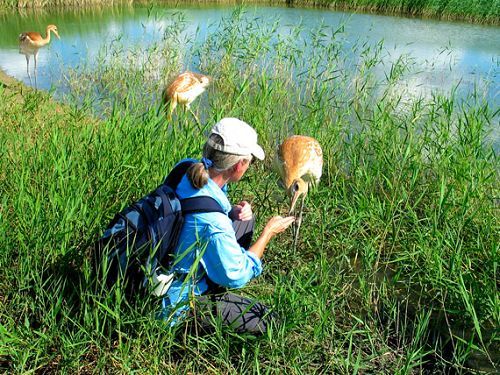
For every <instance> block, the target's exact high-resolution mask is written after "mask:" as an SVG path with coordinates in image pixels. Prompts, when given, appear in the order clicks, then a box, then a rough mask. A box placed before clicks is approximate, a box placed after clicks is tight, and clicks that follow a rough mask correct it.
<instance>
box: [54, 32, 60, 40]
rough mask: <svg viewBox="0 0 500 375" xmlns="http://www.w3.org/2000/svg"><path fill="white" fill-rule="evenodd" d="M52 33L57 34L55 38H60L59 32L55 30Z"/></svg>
mask: <svg viewBox="0 0 500 375" xmlns="http://www.w3.org/2000/svg"><path fill="white" fill-rule="evenodd" d="M54 34H55V35H56V36H57V39H61V38H60V37H59V33H58V32H57V31H54Z"/></svg>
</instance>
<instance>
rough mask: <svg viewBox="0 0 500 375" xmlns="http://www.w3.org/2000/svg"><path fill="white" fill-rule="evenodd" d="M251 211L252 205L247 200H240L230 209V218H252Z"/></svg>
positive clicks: (242, 219) (245, 219) (243, 219)
mask: <svg viewBox="0 0 500 375" xmlns="http://www.w3.org/2000/svg"><path fill="white" fill-rule="evenodd" d="M252 217H253V212H252V206H251V204H250V203H248V202H247V201H241V202H240V203H238V204H237V205H235V206H233V209H232V210H231V219H233V220H241V221H247V220H250V219H252Z"/></svg>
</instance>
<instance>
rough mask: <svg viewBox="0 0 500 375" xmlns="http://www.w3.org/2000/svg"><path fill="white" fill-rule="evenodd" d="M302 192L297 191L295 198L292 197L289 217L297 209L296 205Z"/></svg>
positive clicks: (294, 194)
mask: <svg viewBox="0 0 500 375" xmlns="http://www.w3.org/2000/svg"><path fill="white" fill-rule="evenodd" d="M300 194H301V192H300V191H299V190H297V191H296V192H295V193H293V196H292V202H291V203H290V211H288V215H290V214H291V213H292V212H293V210H294V208H295V204H296V203H297V200H298V199H299V196H300Z"/></svg>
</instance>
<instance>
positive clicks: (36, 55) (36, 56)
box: [34, 51, 38, 89]
mask: <svg viewBox="0 0 500 375" xmlns="http://www.w3.org/2000/svg"><path fill="white" fill-rule="evenodd" d="M34 59H35V89H38V87H37V82H36V71H37V70H36V62H37V59H38V51H37V52H35V54H34Z"/></svg>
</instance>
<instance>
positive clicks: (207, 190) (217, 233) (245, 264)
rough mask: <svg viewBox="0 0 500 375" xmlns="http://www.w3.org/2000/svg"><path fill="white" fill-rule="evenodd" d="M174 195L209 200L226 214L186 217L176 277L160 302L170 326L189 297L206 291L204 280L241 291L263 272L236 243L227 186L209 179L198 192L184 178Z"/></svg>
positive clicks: (178, 253) (176, 258)
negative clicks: (206, 198) (199, 197)
mask: <svg viewBox="0 0 500 375" xmlns="http://www.w3.org/2000/svg"><path fill="white" fill-rule="evenodd" d="M176 193H177V195H178V197H179V199H184V198H191V197H198V196H210V197H212V198H214V199H215V200H216V201H217V202H218V203H219V204H220V206H221V207H222V209H223V210H224V212H225V214H222V213H220V212H208V213H194V214H187V215H186V216H185V219H184V220H185V221H184V225H183V227H182V230H181V234H180V237H179V244H178V246H177V249H176V250H175V262H174V267H173V271H174V273H175V274H176V275H177V276H176V279H175V280H174V282H173V283H172V285H171V287H170V288H169V290H168V292H167V294H166V296H165V297H164V298H163V302H162V305H163V311H162V317H163V318H166V319H168V318H169V317H172V321H171V322H172V324H175V323H176V321H177V319H176V318H177V317H178V316H179V315H181V314H182V313H183V312H186V311H187V310H188V309H189V304H188V301H189V295H190V294H194V295H197V296H198V295H201V294H203V293H205V292H206V291H207V290H208V284H207V277H208V278H210V280H211V281H212V282H213V283H215V284H218V285H221V286H223V287H226V288H241V287H242V286H244V285H245V284H247V283H248V282H249V281H250V280H251V279H253V278H254V277H256V276H259V275H260V274H261V272H262V263H261V260H260V259H259V258H258V257H257V256H255V255H254V254H252V253H250V252H248V251H246V250H245V249H244V248H242V247H241V246H240V245H239V244H238V242H237V241H236V236H235V233H234V229H233V226H232V221H231V219H230V218H229V216H228V214H229V211H230V210H231V208H232V207H231V204H230V203H229V200H228V198H227V196H226V186H224V187H223V188H222V189H221V188H220V187H219V186H218V185H217V184H216V183H215V182H214V181H212V180H211V179H210V178H209V179H208V183H207V184H206V185H205V186H204V187H202V188H201V189H199V190H198V189H196V188H194V187H193V186H192V185H191V183H190V182H189V180H188V178H187V176H184V177H183V178H182V180H181V182H180V183H179V185H178V187H177V190H176Z"/></svg>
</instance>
